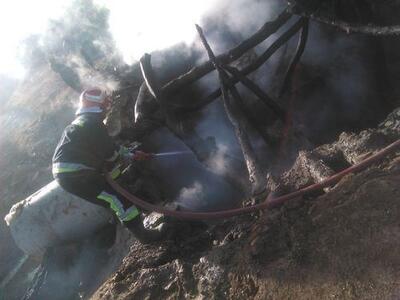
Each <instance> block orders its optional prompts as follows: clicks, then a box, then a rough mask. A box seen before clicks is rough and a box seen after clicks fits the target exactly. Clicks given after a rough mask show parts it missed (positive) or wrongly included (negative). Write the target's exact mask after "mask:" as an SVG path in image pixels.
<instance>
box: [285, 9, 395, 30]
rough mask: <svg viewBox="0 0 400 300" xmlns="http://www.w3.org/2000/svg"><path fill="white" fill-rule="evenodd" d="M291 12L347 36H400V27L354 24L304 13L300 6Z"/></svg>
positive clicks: (307, 12)
mask: <svg viewBox="0 0 400 300" xmlns="http://www.w3.org/2000/svg"><path fill="white" fill-rule="evenodd" d="M290 11H291V12H292V13H293V14H296V15H300V16H303V17H306V18H309V19H310V20H312V21H316V22H319V23H323V24H326V25H330V26H334V27H336V28H337V29H339V30H342V31H344V32H346V33H347V34H349V33H360V34H367V35H375V36H386V35H388V36H389V35H400V25H391V26H379V25H373V24H354V23H350V22H346V21H343V20H340V19H332V18H329V17H327V16H324V15H322V14H319V13H318V12H317V11H313V12H309V11H302V9H301V8H300V7H299V6H298V5H293V6H292V7H291V8H290Z"/></svg>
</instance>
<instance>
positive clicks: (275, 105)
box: [224, 66, 286, 121]
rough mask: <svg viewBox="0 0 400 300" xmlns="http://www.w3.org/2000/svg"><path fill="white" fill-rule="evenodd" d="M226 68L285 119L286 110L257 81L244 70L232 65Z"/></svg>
mask: <svg viewBox="0 0 400 300" xmlns="http://www.w3.org/2000/svg"><path fill="white" fill-rule="evenodd" d="M224 69H226V70H227V71H228V72H229V73H230V74H232V76H233V77H234V78H235V80H239V81H240V82H241V83H242V84H243V85H244V86H245V87H247V88H248V89H249V90H251V91H252V92H253V93H254V94H255V95H257V97H258V98H260V100H261V101H262V102H263V103H264V104H265V105H266V106H268V107H269V108H270V109H271V110H272V111H273V112H275V113H276V115H277V116H278V118H279V119H281V120H282V121H284V120H285V116H286V112H285V110H284V109H283V108H282V107H280V106H279V104H278V103H276V101H275V100H273V99H272V98H271V97H270V96H269V95H268V94H267V93H266V92H264V91H263V90H262V89H261V88H260V87H259V86H258V85H257V84H256V83H255V82H253V81H251V80H250V79H248V78H247V77H246V76H245V75H243V74H242V72H240V71H239V70H238V69H236V68H234V67H232V66H224Z"/></svg>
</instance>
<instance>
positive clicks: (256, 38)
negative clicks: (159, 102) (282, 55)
mask: <svg viewBox="0 0 400 300" xmlns="http://www.w3.org/2000/svg"><path fill="white" fill-rule="evenodd" d="M290 18H291V14H289V13H288V12H287V11H286V10H284V11H283V12H282V13H281V14H280V15H279V16H278V17H277V18H276V19H275V20H274V21H269V22H267V23H265V24H264V25H263V26H262V27H261V28H260V29H259V30H258V31H257V32H256V33H255V34H253V35H252V36H251V37H250V38H248V39H247V40H245V41H243V42H241V43H240V44H239V45H237V46H236V47H235V48H233V49H231V50H229V51H228V52H226V53H223V54H221V55H218V56H217V59H218V61H220V62H221V63H223V64H228V63H231V62H233V61H235V60H236V59H238V58H239V57H241V56H242V55H243V54H244V53H245V52H247V51H248V50H249V49H252V48H254V47H255V46H257V45H258V44H259V43H261V42H262V41H264V40H265V39H266V38H268V37H269V36H271V35H272V34H274V33H275V32H276V31H278V30H279V29H280V28H281V27H282V26H283V25H284V24H285V23H286V22H287V21H288V20H289V19H290ZM214 69H215V67H214V66H213V64H212V62H211V61H210V60H209V61H207V62H205V63H203V64H201V65H200V66H196V67H194V68H192V69H191V70H190V71H189V72H187V73H185V74H183V75H181V76H179V77H178V78H176V79H174V80H172V81H170V82H168V83H167V84H165V85H164V86H163V87H162V90H163V92H164V93H166V94H170V93H173V92H175V91H177V90H179V89H181V88H182V87H184V86H187V85H189V84H191V83H193V82H195V81H196V80H198V79H200V78H201V77H203V76H205V75H207V74H208V73H209V72H211V71H213V70H214Z"/></svg>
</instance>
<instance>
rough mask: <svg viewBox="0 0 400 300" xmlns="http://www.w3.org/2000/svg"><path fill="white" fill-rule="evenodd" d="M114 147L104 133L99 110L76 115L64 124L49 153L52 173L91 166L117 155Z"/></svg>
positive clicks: (99, 169) (105, 130) (97, 167)
mask: <svg viewBox="0 0 400 300" xmlns="http://www.w3.org/2000/svg"><path fill="white" fill-rule="evenodd" d="M118 156H119V154H118V147H117V146H116V145H115V143H114V141H113V140H112V139H111V137H110V136H109V135H108V133H107V129H106V126H105V125H104V124H103V120H102V116H101V114H99V113H85V114H82V115H79V116H78V117H77V118H76V119H75V120H74V121H73V122H72V123H71V124H70V125H68V126H67V127H66V128H65V130H64V132H63V134H62V136H61V139H60V141H59V143H58V145H57V148H56V150H55V153H54V156H53V174H54V175H56V174H58V173H68V172H76V171H79V170H82V169H93V170H96V171H98V172H101V171H102V169H103V167H104V164H105V162H107V161H108V162H113V161H115V160H116V159H117V158H118Z"/></svg>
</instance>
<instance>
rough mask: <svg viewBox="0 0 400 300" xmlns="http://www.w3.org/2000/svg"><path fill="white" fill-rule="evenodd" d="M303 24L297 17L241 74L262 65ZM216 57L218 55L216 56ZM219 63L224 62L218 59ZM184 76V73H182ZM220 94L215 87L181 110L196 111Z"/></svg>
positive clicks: (235, 81)
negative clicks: (206, 94) (201, 98)
mask: <svg viewBox="0 0 400 300" xmlns="http://www.w3.org/2000/svg"><path fill="white" fill-rule="evenodd" d="M304 24H305V19H302V18H301V19H299V20H298V21H297V22H296V23H294V24H293V25H292V26H291V27H290V28H289V29H288V30H287V31H286V32H285V33H283V34H282V35H281V36H280V37H279V38H278V39H277V40H276V41H275V42H274V43H273V44H272V45H271V46H270V47H269V48H268V49H267V50H266V51H265V52H264V53H263V54H261V55H260V56H259V57H258V58H257V59H256V60H255V61H254V62H253V63H252V64H250V65H248V66H247V67H245V68H243V69H242V70H241V73H242V75H243V76H246V75H248V74H250V73H252V72H254V71H255V70H257V69H258V68H259V67H260V66H262V65H263V64H264V63H265V62H266V61H267V60H268V59H269V58H270V57H271V56H272V55H273V54H274V53H275V52H276V51H277V50H278V49H279V48H280V47H281V46H282V45H284V44H285V43H286V42H287V41H289V40H290V39H291V38H292V37H293V36H294V35H295V34H296V33H297V32H298V31H299V30H300V29H301V28H302V27H303V26H304ZM217 59H218V57H217ZM220 63H224V62H222V61H220ZM183 76H184V75H183ZM237 82H239V80H236V79H231V80H229V81H228V82H227V86H228V88H229V87H231V86H233V85H234V84H236V83H237ZM219 96H221V89H219V88H218V89H217V90H215V91H214V92H212V93H210V94H209V95H208V96H207V97H206V98H204V99H203V100H201V101H199V102H198V103H195V104H188V105H187V106H185V107H184V108H182V110H184V111H196V110H199V109H201V108H203V107H204V106H206V105H208V104H210V103H211V102H213V101H214V100H215V99H217V98H218V97H219Z"/></svg>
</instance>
